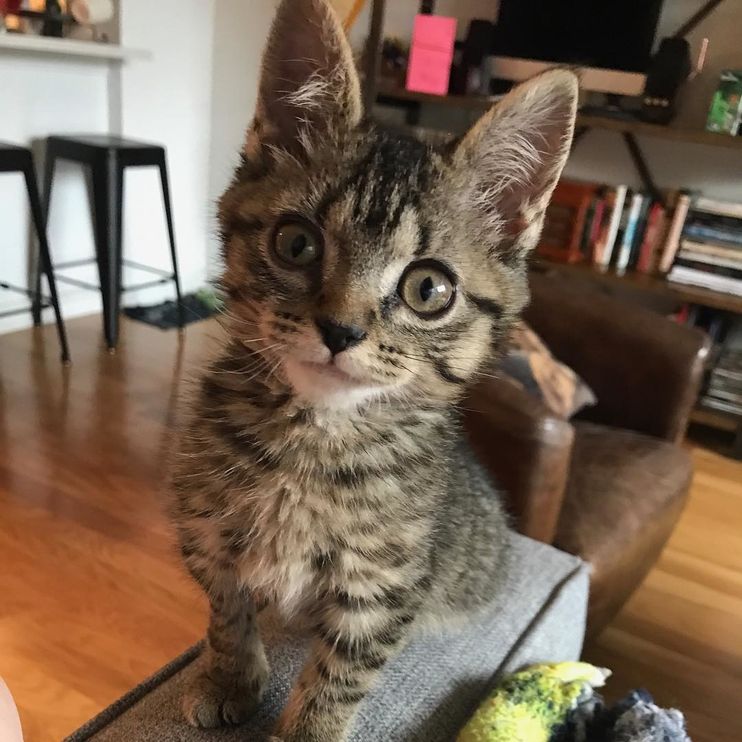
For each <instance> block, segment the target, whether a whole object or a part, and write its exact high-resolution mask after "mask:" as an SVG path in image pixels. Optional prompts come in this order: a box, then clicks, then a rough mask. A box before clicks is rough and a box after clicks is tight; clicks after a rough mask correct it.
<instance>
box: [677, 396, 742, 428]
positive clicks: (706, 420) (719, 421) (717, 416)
mask: <svg viewBox="0 0 742 742" xmlns="http://www.w3.org/2000/svg"><path fill="white" fill-rule="evenodd" d="M690 419H691V422H694V423H696V424H697V425H705V426H706V427H708V428H715V429H716V430H725V431H727V432H728V433H736V432H737V430H738V429H739V427H740V425H742V416H738V415H735V414H734V413H732V412H724V411H722V410H717V409H715V408H713V407H707V406H706V405H704V403H703V401H702V400H701V401H699V403H698V405H697V406H696V407H695V408H694V409H693V411H692V412H691V413H690Z"/></svg>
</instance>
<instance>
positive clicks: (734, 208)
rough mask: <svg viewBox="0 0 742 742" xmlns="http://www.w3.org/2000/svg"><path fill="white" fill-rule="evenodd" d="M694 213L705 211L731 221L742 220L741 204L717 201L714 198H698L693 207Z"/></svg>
mask: <svg viewBox="0 0 742 742" xmlns="http://www.w3.org/2000/svg"><path fill="white" fill-rule="evenodd" d="M694 209H695V210H696V211H705V212H707V213H709V214H719V215H720V216H728V217H731V218H733V219H742V204H738V203H734V202H733V201H718V200H717V199H714V198H705V197H704V196H699V197H698V198H697V199H696V203H695V205H694Z"/></svg>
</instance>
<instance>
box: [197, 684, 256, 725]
mask: <svg viewBox="0 0 742 742" xmlns="http://www.w3.org/2000/svg"><path fill="white" fill-rule="evenodd" d="M264 686H265V679H261V680H260V681H256V682H253V683H246V682H238V681H237V680H236V679H235V680H234V681H233V682H230V683H224V684H221V683H218V682H215V681H214V680H213V679H212V678H211V677H210V676H209V675H208V673H207V672H205V671H204V672H201V673H200V674H199V675H198V676H197V677H196V678H195V680H194V681H193V682H192V683H191V685H190V687H189V688H188V689H187V690H186V693H185V697H184V699H183V712H184V713H185V717H186V719H187V721H188V723H189V724H190V725H191V726H194V727H198V728H201V729H213V728H215V727H221V726H225V725H233V724H241V723H242V722H243V721H247V719H249V718H250V717H251V716H252V715H253V713H254V712H255V710H256V709H257V707H258V704H259V703H260V699H261V698H262V695H263V689H264Z"/></svg>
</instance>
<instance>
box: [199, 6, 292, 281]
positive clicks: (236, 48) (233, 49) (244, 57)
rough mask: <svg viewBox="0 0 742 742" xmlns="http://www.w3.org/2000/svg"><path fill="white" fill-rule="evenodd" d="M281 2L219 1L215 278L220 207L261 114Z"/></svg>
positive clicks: (212, 177) (214, 84) (213, 162)
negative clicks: (262, 79)
mask: <svg viewBox="0 0 742 742" xmlns="http://www.w3.org/2000/svg"><path fill="white" fill-rule="evenodd" d="M278 2H279V0H251V1H250V2H249V3H248V2H245V0H218V3H217V5H216V11H215V18H214V33H213V50H214V56H213V65H212V80H211V145H210V148H209V163H210V174H209V194H208V195H209V225H210V227H211V232H210V237H211V239H210V245H209V253H208V258H209V272H210V275H212V276H213V275H215V274H216V273H218V268H219V243H218V239H217V237H216V227H215V218H214V217H215V209H216V203H217V200H218V199H219V197H220V196H221V194H222V193H223V191H224V189H225V188H226V187H227V185H228V183H229V181H230V179H231V177H232V173H233V172H234V169H235V167H236V165H237V163H238V161H239V152H240V150H241V148H242V144H243V142H244V139H245V131H246V129H247V126H248V124H249V123H250V121H251V119H252V116H253V111H254V109H255V100H256V97H257V90H258V72H259V70H260V60H261V56H262V53H263V47H264V45H265V42H266V38H267V36H268V31H269V29H270V24H271V22H272V20H273V15H274V13H275V10H276V8H277V7H278Z"/></svg>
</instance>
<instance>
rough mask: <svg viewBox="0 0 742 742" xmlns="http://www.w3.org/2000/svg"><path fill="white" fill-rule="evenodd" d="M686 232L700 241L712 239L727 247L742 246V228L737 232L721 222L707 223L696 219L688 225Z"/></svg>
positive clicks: (687, 235)
mask: <svg viewBox="0 0 742 742" xmlns="http://www.w3.org/2000/svg"><path fill="white" fill-rule="evenodd" d="M684 234H685V236H686V237H690V238H691V239H694V240H698V241H699V242H705V241H709V240H710V241H712V242H714V243H717V244H720V245H723V246H727V247H742V230H740V231H739V232H737V231H736V230H734V229H731V228H729V227H725V226H724V225H720V224H717V225H714V224H705V223H703V222H700V221H695V220H694V221H693V222H691V223H689V224H687V225H686V227H685V232H684Z"/></svg>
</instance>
